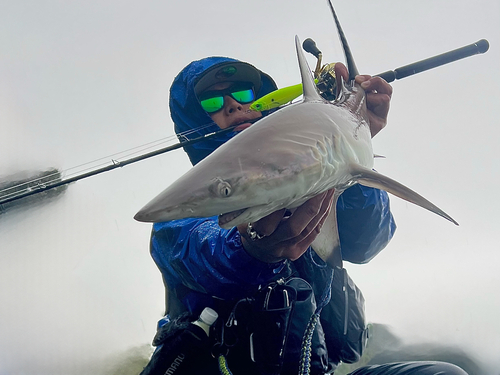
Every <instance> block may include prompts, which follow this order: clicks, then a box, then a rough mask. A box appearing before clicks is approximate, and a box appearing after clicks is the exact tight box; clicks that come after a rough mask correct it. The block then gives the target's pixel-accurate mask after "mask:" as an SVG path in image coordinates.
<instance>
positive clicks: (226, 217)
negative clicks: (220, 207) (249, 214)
mask: <svg viewBox="0 0 500 375" xmlns="http://www.w3.org/2000/svg"><path fill="white" fill-rule="evenodd" d="M246 210H247V208H243V209H241V210H236V211H231V212H228V213H225V214H222V215H219V226H220V227H224V225H225V224H227V223H229V222H230V221H233V220H234V219H236V218H237V217H238V216H240V215H241V214H242V213H243V212H245V211H246Z"/></svg>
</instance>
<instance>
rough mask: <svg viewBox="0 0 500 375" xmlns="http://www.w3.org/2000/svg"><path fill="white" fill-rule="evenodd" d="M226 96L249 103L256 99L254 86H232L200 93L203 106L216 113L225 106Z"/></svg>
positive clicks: (207, 110) (209, 111)
mask: <svg viewBox="0 0 500 375" xmlns="http://www.w3.org/2000/svg"><path fill="white" fill-rule="evenodd" d="M224 96H230V97H232V98H233V99H234V100H236V101H237V102H238V103H241V104H248V103H251V102H253V101H254V100H255V93H254V91H253V87H250V88H248V86H246V88H245V87H242V86H232V87H229V88H227V89H225V90H213V91H206V92H204V93H202V94H201V95H200V98H199V99H200V104H201V107H202V108H203V109H204V110H205V111H206V112H208V113H215V112H217V111H220V110H221V109H222V107H224Z"/></svg>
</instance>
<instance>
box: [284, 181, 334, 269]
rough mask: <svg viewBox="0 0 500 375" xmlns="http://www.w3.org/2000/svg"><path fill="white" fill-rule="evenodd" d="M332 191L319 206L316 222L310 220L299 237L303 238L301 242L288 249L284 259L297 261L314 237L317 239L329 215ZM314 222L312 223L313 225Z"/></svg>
mask: <svg viewBox="0 0 500 375" xmlns="http://www.w3.org/2000/svg"><path fill="white" fill-rule="evenodd" d="M332 198H333V191H332V194H331V195H329V196H327V197H325V199H324V200H323V204H322V206H321V211H322V214H319V215H317V218H319V219H318V220H312V221H311V222H310V223H309V225H308V226H307V228H306V229H304V231H303V232H302V233H301V237H302V236H304V238H303V239H302V240H299V242H297V243H296V244H294V245H291V246H289V247H288V249H289V250H288V252H287V253H286V257H287V258H288V259H291V260H295V259H298V258H299V257H300V256H301V255H302V254H303V253H304V252H305V251H306V250H307V249H308V248H309V246H311V244H312V243H313V242H314V240H315V239H316V237H318V235H319V233H320V231H321V228H322V227H323V224H324V223H325V221H326V219H327V218H328V216H329V215H330V211H331V208H332V205H333V199H332ZM313 221H314V223H313Z"/></svg>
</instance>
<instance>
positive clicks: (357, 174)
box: [351, 165, 458, 225]
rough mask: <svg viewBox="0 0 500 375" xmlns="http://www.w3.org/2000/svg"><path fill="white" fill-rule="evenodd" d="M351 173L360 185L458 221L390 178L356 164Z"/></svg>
mask: <svg viewBox="0 0 500 375" xmlns="http://www.w3.org/2000/svg"><path fill="white" fill-rule="evenodd" d="M351 173H352V175H353V177H354V179H355V180H356V181H357V182H358V183H360V184H361V185H364V186H368V187H373V188H377V189H381V190H385V191H387V192H388V193H391V194H393V195H395V196H397V197H399V198H401V199H404V200H406V201H408V202H411V203H414V204H416V205H418V206H420V207H422V208H425V209H427V210H429V211H432V212H434V213H435V214H437V215H439V216H442V217H444V218H445V219H446V220H449V221H451V222H452V223H453V224H455V225H458V223H457V222H456V221H455V220H454V219H453V218H452V217H451V216H450V215H448V214H447V213H446V212H444V211H443V210H441V209H440V208H439V207H437V206H436V205H434V204H433V203H431V202H429V201H428V200H427V199H425V198H424V197H422V196H421V195H420V194H418V193H416V192H415V191H413V190H411V189H410V188H408V187H406V186H404V185H403V184H401V183H399V182H397V181H395V180H393V179H392V178H389V177H387V176H384V175H382V174H380V173H377V172H374V171H372V170H370V169H368V168H364V167H361V166H358V165H356V166H352V168H351Z"/></svg>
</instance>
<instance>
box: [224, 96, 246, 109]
mask: <svg viewBox="0 0 500 375" xmlns="http://www.w3.org/2000/svg"><path fill="white" fill-rule="evenodd" d="M224 110H225V111H226V112H227V113H233V112H236V111H241V110H243V107H242V105H241V103H239V102H238V101H237V100H235V99H234V98H233V97H232V96H229V95H226V96H225V97H224Z"/></svg>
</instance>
